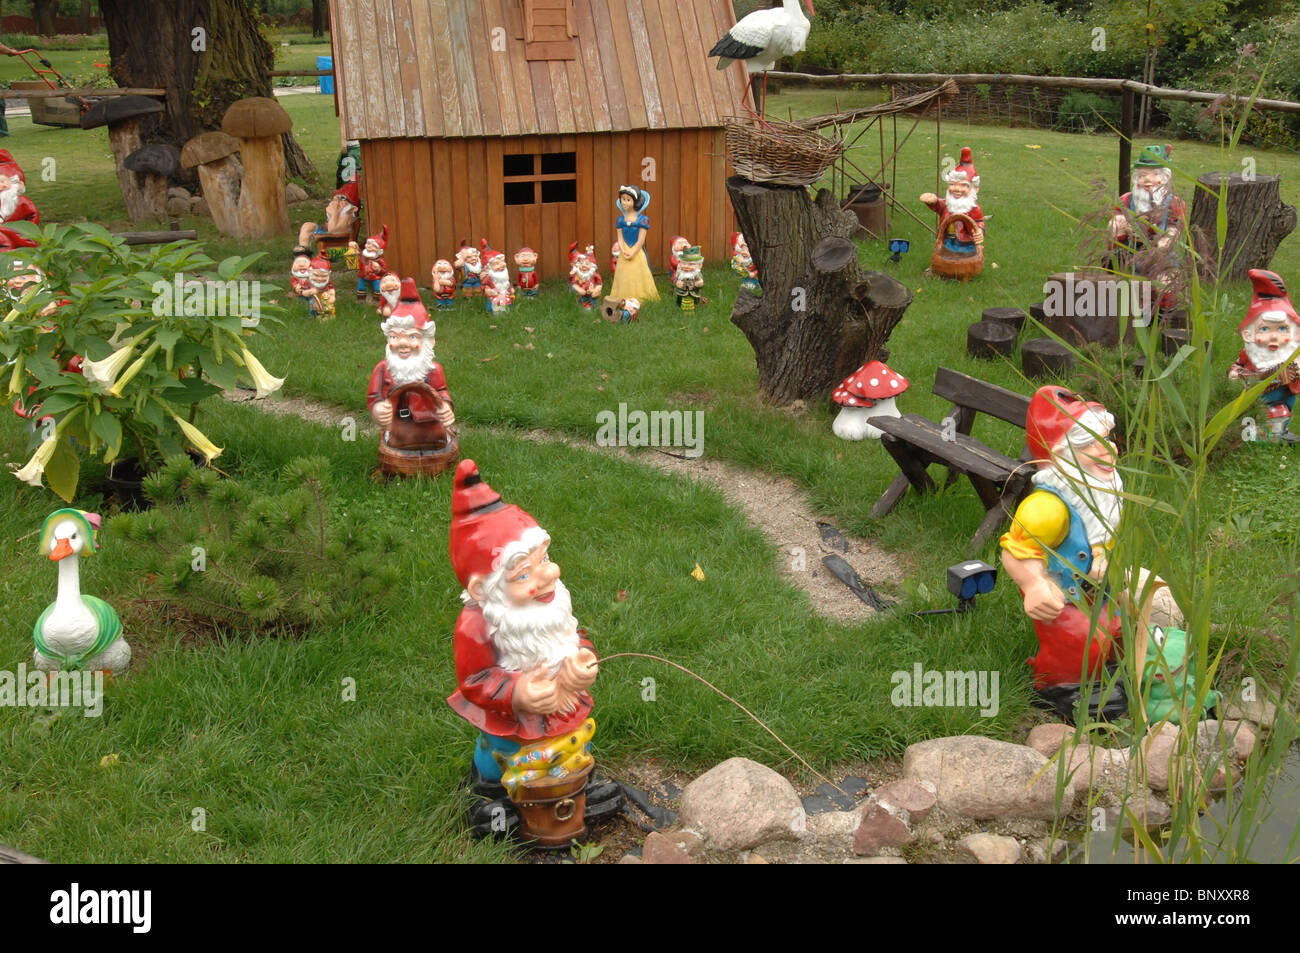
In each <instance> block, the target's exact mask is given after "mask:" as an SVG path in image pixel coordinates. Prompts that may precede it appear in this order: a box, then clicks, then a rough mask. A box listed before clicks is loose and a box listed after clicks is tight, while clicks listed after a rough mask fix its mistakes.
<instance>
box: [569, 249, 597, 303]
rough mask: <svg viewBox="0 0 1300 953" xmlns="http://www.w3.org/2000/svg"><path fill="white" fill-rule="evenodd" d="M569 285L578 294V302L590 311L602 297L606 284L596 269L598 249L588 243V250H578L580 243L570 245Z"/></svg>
mask: <svg viewBox="0 0 1300 953" xmlns="http://www.w3.org/2000/svg"><path fill="white" fill-rule="evenodd" d="M569 266H570V267H569V287H570V288H572V289H573V293H574V294H576V295H577V296H578V303H579V304H581V305H582V306H583V307H584V308H586V309H587V310H588V311H590V310H591V309H592V308H593V307H594V306H595V304H596V299H597V298H599V297H600V294H601V291H603V290H604V285H603V284H602V283H601V280H600V273H599V272H598V271H596V249H595V246H593V245H588V246H587V250H586V251H578V243H577V242H574V243H573V244H572V245H570V246H569Z"/></svg>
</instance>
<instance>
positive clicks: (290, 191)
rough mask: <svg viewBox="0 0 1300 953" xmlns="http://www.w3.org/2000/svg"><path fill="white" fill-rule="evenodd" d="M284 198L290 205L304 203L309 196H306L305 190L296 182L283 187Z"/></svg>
mask: <svg viewBox="0 0 1300 953" xmlns="http://www.w3.org/2000/svg"><path fill="white" fill-rule="evenodd" d="M284 197H285V199H286V200H288V203H289V204H290V205H292V204H294V203H295V202H305V201H307V199H308V198H309V197H310V196H308V195H307V190H306V189H304V188H303V187H302V186H301V185H299V184H298V183H297V182H290V183H289V184H288V185H286V186H285V187H284Z"/></svg>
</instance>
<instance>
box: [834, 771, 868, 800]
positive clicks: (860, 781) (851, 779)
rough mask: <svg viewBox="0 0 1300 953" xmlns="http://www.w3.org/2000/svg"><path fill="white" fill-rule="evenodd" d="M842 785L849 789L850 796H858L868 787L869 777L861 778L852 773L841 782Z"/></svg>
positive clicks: (846, 789)
mask: <svg viewBox="0 0 1300 953" xmlns="http://www.w3.org/2000/svg"><path fill="white" fill-rule="evenodd" d="M840 787H842V788H843V789H844V790H845V791H847V792H848V793H849V796H850V797H857V796H858V795H859V794H861V793H862V792H863V791H865V790H866V789H867V779H866V778H860V777H858V776H857V775H856V774H850V775H849V776H848V777H846V778H845V779H844V780H843V781H841V782H840Z"/></svg>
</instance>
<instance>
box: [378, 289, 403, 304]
mask: <svg viewBox="0 0 1300 953" xmlns="http://www.w3.org/2000/svg"><path fill="white" fill-rule="evenodd" d="M379 293H380V294H381V295H383V296H384V301H385V302H386V303H387V304H388V306H389V307H390V308H396V307H397V302H398V300H399V299H400V298H401V296H402V289H401V288H394V289H393V290H392V291H382V290H381V291H380V292H379Z"/></svg>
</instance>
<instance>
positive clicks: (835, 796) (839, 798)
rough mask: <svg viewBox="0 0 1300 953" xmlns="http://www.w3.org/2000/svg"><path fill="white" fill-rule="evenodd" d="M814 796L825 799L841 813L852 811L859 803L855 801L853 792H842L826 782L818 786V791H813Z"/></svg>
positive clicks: (845, 790)
mask: <svg viewBox="0 0 1300 953" xmlns="http://www.w3.org/2000/svg"><path fill="white" fill-rule="evenodd" d="M813 796H814V797H821V798H825V799H826V800H827V801H829V802H830V803H831V804H833V805H835V808H836V809H837V810H840V811H850V810H852V809H853V808H854V807H856V806H857V802H856V801H854V800H853V794H852V792H850V791H849V790H848V789H847V788H845V789H844V790H843V791H841V790H840V789H839V788H836V787H833V786H831V785H829V784H827V783H826V782H825V781H823V782H822V783H821V784H819V785H817V789H816V790H815V791H813Z"/></svg>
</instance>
